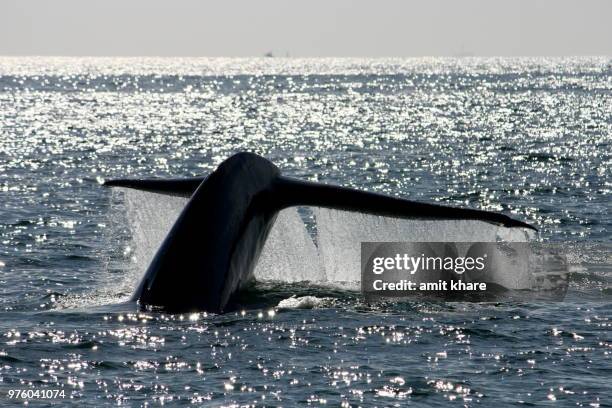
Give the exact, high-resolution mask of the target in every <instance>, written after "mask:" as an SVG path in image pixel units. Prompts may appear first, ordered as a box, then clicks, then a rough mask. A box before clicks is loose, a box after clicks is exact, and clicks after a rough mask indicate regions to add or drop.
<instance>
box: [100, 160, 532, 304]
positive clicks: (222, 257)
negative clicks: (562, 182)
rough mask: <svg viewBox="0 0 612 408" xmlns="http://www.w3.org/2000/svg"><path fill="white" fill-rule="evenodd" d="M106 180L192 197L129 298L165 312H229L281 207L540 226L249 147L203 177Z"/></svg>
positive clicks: (114, 184)
mask: <svg viewBox="0 0 612 408" xmlns="http://www.w3.org/2000/svg"><path fill="white" fill-rule="evenodd" d="M103 184H104V185H105V186H106V187H123V188H130V189H138V190H143V191H148V192H154V193H159V194H166V195H172V196H180V197H186V198H188V199H189V200H188V201H187V203H186V205H185V206H184V208H183V209H182V211H181V212H180V214H179V216H178V218H177V219H176V221H175V223H174V225H173V226H172V228H171V229H170V231H169V232H168V234H167V236H166V237H165V238H164V240H163V241H162V243H161V245H160V247H159V249H158V250H157V252H156V254H155V255H154V257H153V259H152V261H151V263H150V265H149V266H148V268H147V270H146V271H145V273H144V276H143V278H142V280H141V281H140V283H139V284H138V286H137V288H136V290H135V291H134V294H133V296H132V300H133V301H135V302H137V304H138V305H139V307H141V308H143V309H156V310H163V311H165V312H168V313H187V312H210V313H223V312H225V311H228V309H230V308H231V305H232V304H233V303H235V302H236V300H237V299H238V297H239V294H240V291H241V289H242V288H244V287H245V285H247V284H248V283H249V282H250V281H251V280H252V278H253V271H254V268H255V265H256V264H257V261H258V259H259V256H260V254H261V252H262V249H263V247H264V244H265V242H266V239H267V237H268V235H269V233H270V230H271V228H272V226H273V225H274V222H275V220H276V217H277V215H278V213H279V212H280V211H281V210H283V209H285V208H289V207H297V206H313V207H326V208H331V209H338V210H344V211H354V212H360V213H366V214H373V215H379V216H387V217H394V218H404V219H435V220H478V221H484V222H487V223H492V224H496V225H501V226H504V227H508V228H527V229H532V230H536V228H535V227H533V226H532V225H530V224H528V223H525V222H522V221H519V220H516V219H514V218H511V217H508V216H506V215H504V214H501V213H495V212H489V211H483V210H476V209H471V208H460V207H453V206H444V205H439V204H433V203H425V202H417V201H411V200H407V199H404V198H399V197H393V196H388V195H384V194H379V193H373V192H368V191H362V190H359V189H354V188H348V187H343V186H336V185H330V184H323V183H315V182H310V181H303V180H299V179H295V178H290V177H287V176H283V175H282V174H281V171H280V169H279V168H278V167H277V166H276V165H274V164H273V163H272V162H271V161H269V160H267V159H266V158H264V157H261V156H259V155H257V154H254V153H248V152H242V153H237V154H235V155H233V156H231V157H229V158H228V159H226V160H225V161H223V162H222V163H221V164H220V165H219V166H218V167H217V169H216V170H214V171H213V172H212V173H210V174H209V175H208V176H206V177H192V178H181V179H113V180H107V181H105V182H104V183H103Z"/></svg>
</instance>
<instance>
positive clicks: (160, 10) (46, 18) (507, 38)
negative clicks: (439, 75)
mask: <svg viewBox="0 0 612 408" xmlns="http://www.w3.org/2000/svg"><path fill="white" fill-rule="evenodd" d="M611 21H612V1H611V0H514V1H510V0H369V1H362V0H309V1H300V2H298V1H291V0H244V1H242V0H218V1H206V0H172V1H171V0H0V55H57V56H225V57H248V56H262V55H263V54H265V53H266V52H270V51H271V52H272V53H274V54H275V55H278V56H285V55H289V56H292V57H415V56H455V55H462V54H463V55H476V56H569V55H608V56H610V55H612V23H611Z"/></svg>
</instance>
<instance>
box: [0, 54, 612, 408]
mask: <svg viewBox="0 0 612 408" xmlns="http://www.w3.org/2000/svg"><path fill="white" fill-rule="evenodd" d="M611 143H612V60H610V59H609V58H440V59H436V58H417V59H297V58H286V59H285V58H251V59H223V58H218V59H207V58H176V59H171V58H35V57H32V58H29V57H28V58H10V57H1V58H0V205H1V207H0V208H1V209H0V291H1V292H0V293H1V297H0V307H1V309H0V310H1V311H0V403H1V404H2V405H7V404H17V405H22V404H23V403H24V399H20V398H15V397H13V398H11V397H10V392H11V391H13V394H14V392H15V390H26V391H27V390H32V392H34V391H38V392H39V394H40V395H39V396H38V397H36V396H34V394H32V395H31V398H28V401H29V403H30V405H33V406H46V405H49V406H50V405H51V404H53V403H58V402H59V403H62V404H66V405H74V406H82V405H84V404H89V405H91V406H104V405H113V406H114V405H126V406H145V405H147V406H157V405H170V406H174V405H189V404H197V405H202V406H300V405H305V406H306V405H307V406H320V405H328V406H346V407H348V406H363V407H374V406H377V407H386V406H405V405H411V406H424V407H438V406H492V405H493V404H496V405H497V406H519V405H526V406H559V407H561V406H572V407H574V406H585V407H588V406H592V407H597V406H601V407H605V406H612V330H611V328H612V306H611V303H610V302H611V301H612V285H611V282H612V256H611V251H610V249H611V248H612V232H611V226H612V216H611V214H612V200H611V199H610V196H611V193H612V171H611V168H610V164H611V161H612V158H611V156H612V155H611V153H612V149H611V146H612V144H611ZM240 151H249V152H254V153H257V154H260V155H262V156H264V157H266V158H268V159H269V160H271V161H272V162H274V163H275V164H276V165H278V166H279V167H280V168H281V169H282V170H283V172H284V174H287V175H290V176H293V177H297V178H301V179H304V180H311V181H317V182H322V183H330V184H339V185H344V186H349V187H354V188H359V189H364V190H368V191H375V192H381V193H385V194H390V195H395V196H401V197H405V198H409V199H412V200H421V201H425V202H435V203H440V204H448V205H458V206H465V207H470V208H477V209H484V210H491V211H497V212H501V213H504V214H507V215H510V216H512V217H514V218H517V219H520V220H523V221H526V222H529V223H531V224H533V225H535V226H537V227H538V228H539V230H540V231H539V235H538V237H537V239H538V240H541V241H543V242H546V243H550V244H554V245H556V246H557V247H558V248H561V249H562V251H563V253H564V254H565V255H566V257H567V262H568V264H569V270H570V272H571V274H570V284H569V289H568V292H567V295H566V296H565V298H564V299H563V300H561V301H559V300H556V301H553V300H546V299H537V298H533V299H531V298H530V297H529V295H527V296H525V297H524V298H523V299H514V300H511V299H510V300H499V301H496V300H491V301H487V302H446V301H443V300H419V299H415V300H412V301H397V302H391V301H387V302H374V303H371V302H365V301H364V299H363V298H362V296H361V294H360V293H359V292H358V291H357V290H354V289H351V288H347V287H344V286H341V285H336V284H333V282H329V284H313V283H312V282H310V283H309V282H304V281H314V280H315V279H314V278H313V276H325V273H326V272H325V271H322V270H321V269H325V265H323V266H321V265H319V264H316V262H315V261H314V258H316V251H317V248H316V245H311V244H303V245H302V243H304V242H306V241H308V240H307V239H305V238H304V237H306V238H307V237H309V236H311V237H312V236H315V241H314V242H315V243H316V235H317V231H323V230H324V231H326V232H327V234H328V235H327V236H335V235H334V234H336V231H339V230H341V231H342V232H343V234H344V235H343V236H347V237H351V236H352V237H357V236H359V232H360V231H362V229H363V225H365V224H367V221H364V220H363V219H361V218H359V217H355V216H347V215H346V214H342V213H341V212H329V211H328V212H324V213H321V214H319V215H318V217H319V219H318V223H319V224H320V225H318V226H317V227H318V228H319V230H316V229H314V228H313V227H312V224H313V223H312V219H313V217H315V216H316V214H314V215H313V213H312V212H308V211H307V209H306V210H303V211H302V210H301V211H300V213H299V214H298V213H289V212H288V213H283V214H281V216H282V217H284V218H283V220H284V224H283V225H286V226H288V227H287V228H284V229H283V230H279V231H277V232H275V234H276V235H275V237H276V238H275V239H274V240H273V241H271V243H270V244H269V245H267V246H266V248H265V254H266V257H265V259H263V260H262V262H261V263H260V265H258V269H257V274H256V276H257V277H258V282H257V283H256V284H255V285H254V287H252V288H250V289H249V290H248V291H247V292H246V293H245V294H244V296H243V299H244V305H243V307H242V308H240V309H237V310H234V311H231V312H229V313H225V314H221V315H213V314H206V313H199V314H185V315H172V314H165V313H162V312H152V311H147V312H144V311H139V310H138V309H137V308H136V306H135V305H134V304H133V303H126V299H128V298H129V296H130V294H131V293H132V291H133V290H134V288H135V286H136V284H137V282H138V280H139V279H140V277H141V276H142V274H143V272H144V269H145V268H146V266H147V264H148V261H149V260H150V258H151V257H152V255H153V254H154V252H155V250H156V248H157V245H159V242H160V240H161V239H162V238H163V236H164V235H165V233H166V232H167V230H168V228H169V227H170V226H171V225H172V222H173V220H174V218H175V217H176V215H177V214H178V211H179V210H180V208H181V206H182V205H183V204H184V200H183V199H178V198H169V197H164V196H158V195H154V194H147V193H137V192H129V191H127V192H126V191H121V190H115V189H109V188H105V187H103V186H102V185H101V183H102V182H103V181H104V180H108V179H111V178H125V177H184V176H199V175H206V174H208V173H209V172H211V171H212V170H214V169H215V168H216V166H217V165H218V164H219V163H220V162H221V161H223V160H224V159H226V158H227V157H229V156H231V155H232V154H233V153H237V152H240ZM296 214H298V215H296ZM300 220H302V221H303V222H305V224H303V223H302V222H300ZM388 222H389V223H392V222H393V221H388ZM364 223H365V224H364ZM389 228H391V227H389ZM308 242H310V241H308ZM291 244H294V245H293V246H292V245H291ZM309 245H310V246H309ZM296 246H297V249H296V248H295V247H296ZM333 255H334V254H331V255H330V256H333ZM315 264H316V265H315ZM336 269H338V268H336ZM340 269H342V268H340ZM327 273H328V275H329V272H327ZM334 273H343V272H342V271H336V272H334ZM328 277H329V276H328ZM336 280H341V279H336ZM330 281H333V279H331V280H330ZM279 304H280V305H281V307H278V305H279ZM53 390H61V391H63V398H59V399H54V400H51V399H45V396H46V394H45V393H44V392H43V391H53Z"/></svg>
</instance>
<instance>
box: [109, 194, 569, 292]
mask: <svg viewBox="0 0 612 408" xmlns="http://www.w3.org/2000/svg"><path fill="white" fill-rule="evenodd" d="M118 194H121V196H122V197H124V208H125V214H126V219H127V223H128V226H129V233H130V236H131V241H130V243H129V244H128V248H126V252H127V253H128V257H129V259H130V267H129V271H128V273H127V276H126V278H125V279H123V281H122V283H121V286H122V287H130V288H131V289H130V290H133V288H134V287H135V286H136V285H137V283H138V281H139V280H140V279H141V278H142V276H143V274H144V272H145V271H146V269H147V267H148V265H149V263H150V262H151V260H152V259H153V257H154V255H155V253H156V251H157V250H158V248H159V247H160V245H161V243H162V241H163V239H164V237H165V236H166V235H167V234H168V232H169V231H170V229H171V228H172V225H173V223H174V222H175V220H176V219H177V217H178V215H179V213H180V211H181V210H182V208H183V207H184V206H185V204H186V202H187V199H185V198H180V197H172V196H166V195H160V194H155V193H149V192H142V191H138V190H130V189H119V190H118ZM308 210H310V213H311V214H312V215H313V217H311V218H305V217H301V216H300V212H299V211H298V209H296V208H289V209H285V210H283V211H281V212H280V213H279V214H278V216H277V219H276V222H275V224H274V226H273V228H272V230H271V231H270V235H269V237H268V240H267V241H266V244H265V246H264V248H263V251H262V254H261V256H260V259H259V261H258V263H257V265H256V267H255V271H254V278H255V280H257V281H260V282H283V283H295V282H310V283H313V284H316V285H321V286H324V287H333V288H339V289H344V290H356V289H358V288H359V284H360V280H361V275H360V272H361V270H360V267H361V265H360V260H361V256H360V251H361V246H360V244H361V242H364V241H377V242H443V241H446V242H456V243H462V242H529V241H530V240H533V238H534V234H533V233H532V232H531V231H528V230H524V229H519V228H505V227H501V226H497V225H493V224H489V223H486V222H482V221H472V220H418V219H397V218H389V217H382V216H374V215H368V214H362V213H356V212H347V211H339V210H330V209H326V208H312V209H308ZM302 212H304V211H302ZM539 255H540V254H535V253H525V254H522V255H521V256H519V257H515V259H516V258H519V259H521V262H517V261H516V260H514V261H512V262H510V261H508V260H506V259H503V258H499V259H498V261H497V262H498V265H497V269H498V272H497V273H496V274H495V277H494V278H495V279H494V280H495V282H496V283H498V284H500V285H502V286H504V287H507V288H513V289H532V288H534V287H536V286H541V287H544V288H546V287H548V286H550V282H551V280H553V277H550V276H549V275H550V273H549V272H548V271H547V269H546V268H547V264H545V263H544V264H543V263H542V262H540V261H541V259H543V258H542V257H540V258H537V256H539ZM534 257H535V258H534ZM536 258H537V259H536ZM538 262H539V263H538ZM532 265H535V268H534V267H533V266H532ZM559 268H561V267H557V269H556V271H554V273H553V275H554V274H556V273H557V272H558V270H559ZM534 273H537V274H539V275H538V276H536V275H534Z"/></svg>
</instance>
